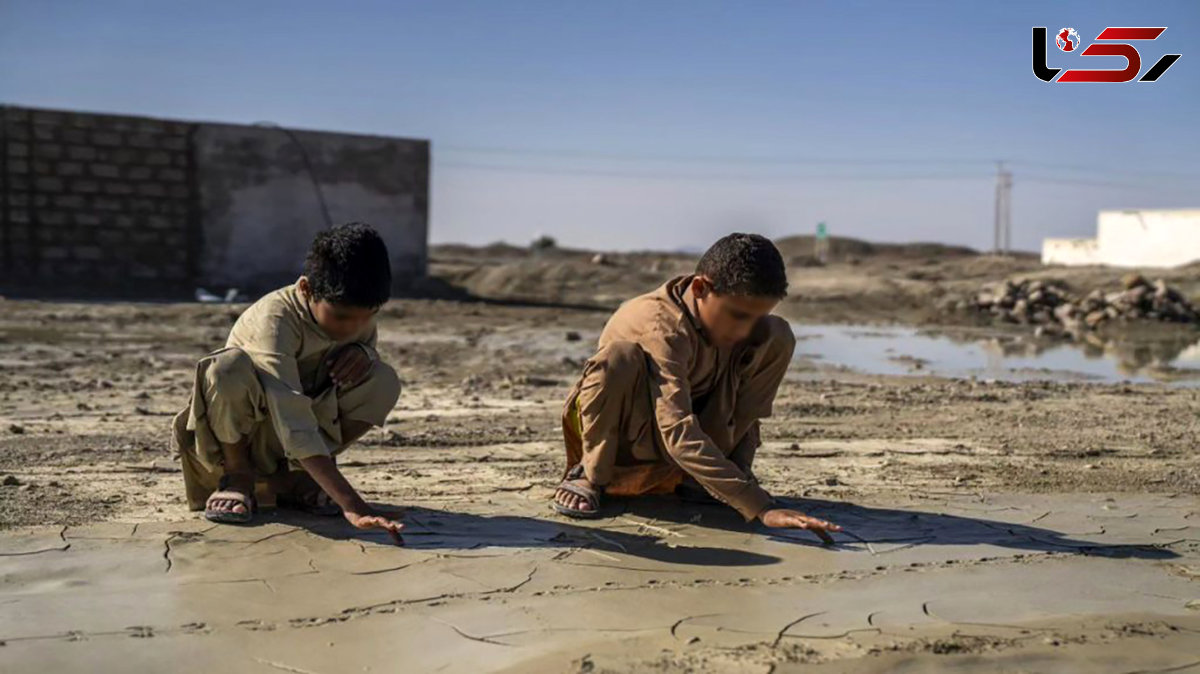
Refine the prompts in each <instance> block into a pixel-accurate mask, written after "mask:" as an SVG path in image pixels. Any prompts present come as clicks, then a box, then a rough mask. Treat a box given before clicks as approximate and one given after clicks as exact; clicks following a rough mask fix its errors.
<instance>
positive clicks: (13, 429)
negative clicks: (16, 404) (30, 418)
mask: <svg viewBox="0 0 1200 674" xmlns="http://www.w3.org/2000/svg"><path fill="white" fill-rule="evenodd" d="M8 432H9V433H12V434H13V435H21V434H22V433H24V432H25V427H24V426H19V425H17V424H9V426H8Z"/></svg>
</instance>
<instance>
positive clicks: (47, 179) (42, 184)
mask: <svg viewBox="0 0 1200 674" xmlns="http://www.w3.org/2000/svg"><path fill="white" fill-rule="evenodd" d="M34 185H35V186H36V187H37V191H39V192H61V191H63V187H64V185H63V181H62V179H60V178H54V177H51V176H42V177H41V178H38V179H37V180H36V181H35V182H34Z"/></svg>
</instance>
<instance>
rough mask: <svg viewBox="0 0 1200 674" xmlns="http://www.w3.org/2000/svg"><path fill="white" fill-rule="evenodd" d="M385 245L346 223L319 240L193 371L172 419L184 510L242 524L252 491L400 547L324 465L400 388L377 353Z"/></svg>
mask: <svg viewBox="0 0 1200 674" xmlns="http://www.w3.org/2000/svg"><path fill="white" fill-rule="evenodd" d="M391 285H392V272H391V267H390V264H389V261H388V252H387V247H386V246H385V245H384V243H383V239H381V238H380V237H379V234H378V233H377V232H376V231H375V230H374V229H371V228H370V227H368V226H366V225H363V224H358V223H352V224H347V225H342V226H340V227H335V228H333V229H329V230H326V231H323V232H321V233H319V234H317V236H316V238H315V239H314V240H313V242H312V246H311V248H310V249H309V251H308V255H307V257H306V259H305V261H304V275H303V276H301V277H300V279H299V280H298V281H297V282H296V283H295V284H294V285H291V286H288V287H286V288H281V289H279V290H276V291H275V292H273V293H270V294H269V295H266V296H265V297H263V298H262V299H260V300H258V301H257V302H255V303H254V304H253V305H251V306H250V308H248V309H246V311H245V312H244V313H242V315H241V316H240V317H239V318H238V320H237V322H236V323H235V324H234V326H233V329H232V330H231V331H230V333H229V339H228V340H227V341H226V344H225V348H224V349H221V350H219V351H216V352H214V353H211V354H209V355H208V356H205V357H204V358H202V359H201V360H200V363H199V365H198V366H197V368H196V380H195V384H194V388H193V391H192V400H191V403H190V404H189V405H188V407H187V408H186V409H184V410H183V411H182V412H180V413H179V414H178V415H177V416H176V417H175V428H174V430H175V439H176V442H177V443H178V445H179V450H180V455H181V457H182V462H183V477H184V485H185V487H186V489H187V499H188V506H189V507H190V508H191V509H192V510H201V509H203V510H204V516H205V517H206V518H208V519H209V520H212V521H214V522H225V523H247V522H250V521H251V520H252V519H253V517H254V514H255V511H256V509H257V508H256V505H257V500H256V497H255V491H256V490H255V486H256V481H259V480H261V481H263V482H265V483H266V484H265V486H266V488H267V489H268V490H270V491H272V492H274V494H275V495H276V497H277V503H278V505H279V506H280V507H294V508H298V509H301V510H304V511H307V512H313V513H317V514H326V515H335V514H337V513H338V511H339V509H340V512H341V514H342V516H343V517H345V518H346V520H347V521H348V522H350V524H352V525H354V526H355V527H358V528H359V529H382V530H384V531H387V532H388V533H389V534H390V535H391V537H392V538H393V540H395V541H396V542H397V543H399V542H400V529H401V528H402V527H403V525H401V524H400V523H399V522H396V521H393V520H391V519H389V518H386V517H382V516H379V515H377V514H375V513H374V512H373V511H372V509H371V508H370V507H369V506H368V505H367V504H366V502H364V501H363V499H362V498H361V497H360V496H359V495H358V492H356V491H355V490H354V488H353V487H352V486H350V483H349V482H347V481H346V478H345V477H343V476H342V474H341V472H340V471H338V468H337V465H336V464H335V462H334V456H335V455H337V454H338V453H339V452H340V451H341V450H343V449H345V448H346V446H347V445H349V444H350V443H352V442H354V441H355V440H357V439H359V438H361V437H362V436H363V435H364V434H365V433H366V432H367V431H368V430H370V428H371V427H372V426H382V425H383V423H384V420H385V418H386V417H387V414H388V412H389V411H390V410H391V409H392V407H393V406H394V405H395V404H396V400H397V398H398V397H399V396H400V379H399V378H398V377H397V376H396V372H395V370H393V369H392V368H391V367H390V366H388V365H387V364H386V363H383V362H381V361H380V360H379V355H378V353H376V351H375V342H376V330H375V322H374V318H375V314H376V313H377V312H378V311H379V307H380V306H381V305H383V303H384V302H386V301H387V299H388V297H389V296H390V294H391Z"/></svg>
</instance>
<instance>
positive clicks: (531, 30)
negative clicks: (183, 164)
mask: <svg viewBox="0 0 1200 674" xmlns="http://www.w3.org/2000/svg"><path fill="white" fill-rule="evenodd" d="M1032 26H1047V27H1048V28H1049V30H1050V31H1051V32H1052V33H1053V32H1055V31H1057V30H1058V29H1060V28H1062V27H1066V26H1070V27H1073V28H1075V29H1077V30H1078V32H1079V34H1080V35H1081V36H1082V37H1083V39H1084V42H1085V44H1087V43H1089V42H1090V41H1091V40H1092V39H1093V38H1094V37H1095V36H1096V35H1097V34H1098V33H1099V32H1100V30H1102V29H1103V28H1104V27H1105V26H1167V27H1168V30H1167V31H1166V33H1164V34H1163V36H1162V37H1160V38H1159V39H1158V40H1156V41H1155V42H1152V43H1140V48H1141V51H1142V54H1143V61H1144V63H1143V72H1144V71H1145V70H1146V69H1148V68H1149V67H1150V64H1151V63H1153V61H1154V60H1156V59H1157V58H1158V56H1159V55H1160V54H1163V53H1181V54H1183V57H1182V58H1181V59H1180V60H1179V61H1178V62H1177V63H1176V64H1175V65H1174V66H1173V67H1172V68H1171V69H1170V70H1169V71H1168V72H1167V73H1166V74H1165V75H1164V76H1163V77H1162V79H1160V80H1159V81H1158V82H1156V83H1152V84H1151V83H1129V84H1108V85H1099V84H1046V83H1043V82H1042V81H1040V80H1038V79H1036V78H1035V77H1034V76H1033V75H1032V73H1031V68H1030V39H1031V38H1030V29H1031V27H1032ZM1049 59H1050V65H1051V66H1058V67H1100V68H1119V67H1120V66H1121V65H1123V61H1122V60H1121V59H1120V58H1117V57H1082V56H1080V55H1079V54H1078V53H1073V54H1064V53H1062V52H1059V51H1058V50H1057V49H1055V48H1054V47H1053V45H1051V46H1050V48H1049ZM0 101H2V102H8V103H16V104H25V105H34V106H46V107H56V108H74V109H85V110H95V111H107V112H124V113H134V114H148V115H157V116H169V117H180V118H187V119H201V120H218V121H229V122H246V123H252V122H257V121H263V120H269V121H274V122H277V123H280V124H284V125H289V126H296V127H305V128H315V129H328V130H340V131H355V132H367V133H378V134H388V135H399V136H413V137H421V138H428V139H431V140H432V141H433V148H434V150H433V152H434V167H433V194H432V204H431V208H432V224H431V227H432V229H431V235H432V239H433V240H434V241H439V242H445V241H464V242H471V243H487V242H491V241H496V240H501V239H504V240H508V241H511V242H516V243H525V242H528V241H529V240H531V239H532V238H534V237H535V236H536V235H538V234H541V233H548V234H552V235H554V236H556V237H557V238H558V239H559V241H560V242H561V243H563V244H569V245H579V246H588V247H598V248H606V249H636V248H696V247H702V246H704V245H706V244H707V243H708V242H709V241H710V240H711V239H712V238H714V237H715V236H717V235H718V234H720V233H723V232H725V231H728V230H731V229H741V230H750V231H759V232H762V233H765V234H769V235H775V236H780V235H785V234H788V233H796V232H806V233H807V232H811V231H812V230H813V228H814V225H815V223H816V222H817V221H819V220H824V221H827V222H828V223H829V228H830V230H831V231H832V232H833V233H835V234H844V235H852V236H860V237H865V238H870V239H878V240H891V241H904V240H939V241H947V242H953V243H962V244H968V245H972V246H976V247H987V246H989V245H990V242H991V228H992V207H993V203H992V202H993V185H994V179H993V177H992V175H993V174H994V171H995V168H994V164H993V163H992V162H994V161H995V160H998V159H1004V160H1008V161H1010V162H1012V164H1011V168H1012V170H1013V172H1014V181H1015V186H1014V189H1013V230H1014V234H1013V238H1014V244H1015V245H1016V246H1017V247H1020V248H1025V249H1036V248H1038V247H1039V246H1040V241H1041V238H1042V237H1044V236H1086V235H1090V234H1092V233H1093V232H1094V228H1095V216H1096V211H1097V210H1099V209H1105V208H1172V207H1200V166H1198V165H1197V157H1200V123H1198V122H1197V119H1198V118H1200V2H1198V1H1196V0H1181V1H1179V2H1120V3H1115V2H1055V3H1047V2H1003V3H999V2H995V3H993V2H987V3H985V2H945V3H919V2H828V3H825V2H801V1H799V0H795V1H791V2H770V1H763V0H760V1H755V2H733V1H730V2H704V1H700V0H688V1H682V0H681V1H674V0H659V1H656V2H644V1H628V2H626V1H611V0H609V1H603V2H602V1H599V0H597V1H595V2H562V1H561V0H547V1H544V2H543V1H533V0H508V1H502V0H488V1H479V2H463V1H456V0H440V1H437V2H433V1H425V2H398V1H394V0H393V1H388V2H382V1H381V2H366V1H357V2H329V1H323V2H316V1H301V0H287V1H274V0H270V1H269V0H254V1H251V2H247V1H242V2H231V1H225V0H220V1H218V0H207V1H203V2H202V1H199V0H195V1H192V2H183V1H179V2H163V1H161V0H157V1H152V0H148V1H145V2H118V1H111V0H91V1H84V2H63V1H57V0H0ZM314 217H316V215H315V214H314Z"/></svg>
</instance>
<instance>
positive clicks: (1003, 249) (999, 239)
mask: <svg viewBox="0 0 1200 674" xmlns="http://www.w3.org/2000/svg"><path fill="white" fill-rule="evenodd" d="M992 237H993V238H992V242H993V244H992V252H993V253H995V254H996V255H1003V254H1005V253H1008V252H1009V251H1010V250H1012V172H1010V171H1007V170H1005V168H1004V162H1002V161H998V162H996V212H995V221H994V223H993V231H992Z"/></svg>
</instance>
